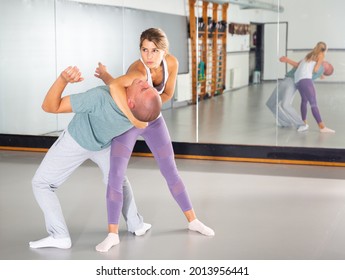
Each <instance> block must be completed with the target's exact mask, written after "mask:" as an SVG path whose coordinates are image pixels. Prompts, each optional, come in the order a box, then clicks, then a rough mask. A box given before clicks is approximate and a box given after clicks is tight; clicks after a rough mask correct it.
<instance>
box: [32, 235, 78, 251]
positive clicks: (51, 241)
mask: <svg viewBox="0 0 345 280" xmlns="http://www.w3.org/2000/svg"><path fill="white" fill-rule="evenodd" d="M29 246H30V248H33V249H39V248H48V247H53V248H59V249H69V248H71V246H72V242H71V238H69V237H66V238H54V237H52V236H48V237H46V238H42V239H40V240H37V241H31V242H29Z"/></svg>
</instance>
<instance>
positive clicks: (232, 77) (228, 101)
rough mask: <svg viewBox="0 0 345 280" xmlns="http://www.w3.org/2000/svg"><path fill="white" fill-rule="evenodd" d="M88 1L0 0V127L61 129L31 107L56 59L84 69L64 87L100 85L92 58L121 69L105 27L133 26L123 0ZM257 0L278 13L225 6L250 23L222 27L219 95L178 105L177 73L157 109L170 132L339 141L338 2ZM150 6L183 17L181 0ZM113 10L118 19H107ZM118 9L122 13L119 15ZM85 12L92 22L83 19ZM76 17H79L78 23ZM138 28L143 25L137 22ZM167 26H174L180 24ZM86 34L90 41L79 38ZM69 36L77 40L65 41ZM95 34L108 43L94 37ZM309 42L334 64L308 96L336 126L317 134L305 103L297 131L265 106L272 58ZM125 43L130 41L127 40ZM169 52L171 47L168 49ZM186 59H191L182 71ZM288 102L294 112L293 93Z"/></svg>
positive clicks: (181, 85) (273, 81)
mask: <svg viewBox="0 0 345 280" xmlns="http://www.w3.org/2000/svg"><path fill="white" fill-rule="evenodd" d="M92 2H93V3H94V4H88V3H84V4H83V3H78V2H76V1H63V0H56V1H45V0H41V1H27V0H26V1H24V0H13V1H1V2H0V10H1V11H6V12H5V13H2V16H1V17H0V37H1V44H0V56H1V64H0V134H20V135H55V134H58V133H59V131H61V130H62V129H63V128H65V127H66V125H67V124H68V122H69V120H70V119H71V116H70V115H59V116H56V115H52V114H47V113H45V112H43V111H42V110H41V108H40V105H41V102H42V100H43V98H44V95H45V93H46V91H47V89H48V88H49V87H50V85H51V83H52V82H53V81H54V80H55V78H56V76H57V75H58V74H59V73H60V72H61V71H62V70H63V69H64V67H65V66H67V65H69V64H76V65H78V66H79V67H80V68H81V69H83V74H84V77H85V82H84V84H83V86H82V87H78V86H77V85H71V86H70V87H69V88H68V89H67V91H66V93H67V94H69V93H75V92H80V91H84V90H85V89H88V88H90V87H93V86H96V85H99V84H100V81H98V80H97V79H95V78H94V77H93V72H94V69H95V66H96V65H97V62H98V61H105V62H107V66H108V69H109V71H110V72H111V73H112V74H113V75H120V74H122V73H123V72H124V71H125V69H126V67H127V64H128V62H127V61H126V56H125V55H123V54H126V51H127V49H128V46H127V45H126V44H125V40H126V36H125V34H126V35H127V38H128V34H127V33H121V34H123V37H122V36H121V38H116V37H114V38H113V37H111V36H108V34H110V33H111V32H112V30H111V29H110V28H109V26H117V28H118V29H119V30H122V31H123V30H127V29H126V28H129V27H131V26H134V25H133V22H132V21H131V20H129V18H130V14H129V13H128V10H126V9H125V8H124V7H121V5H123V2H124V1H118V2H119V3H117V5H118V6H107V5H102V2H103V1H101V0H94V1H92ZM115 2H116V1H115ZM134 2H135V1H134ZM146 2H148V1H146ZM218 2H223V1H218ZM256 2H260V3H262V2H263V3H269V4H272V5H276V6H281V7H283V8H284V11H283V12H281V13H277V12H275V11H268V10H265V9H251V8H245V7H243V6H240V5H236V4H230V5H229V7H228V10H227V22H228V23H238V24H245V25H250V32H249V34H245V35H237V34H234V35H231V34H229V33H227V36H228V38H227V50H226V52H227V53H226V61H227V62H226V64H227V66H226V72H225V77H226V82H225V91H224V93H223V94H221V95H218V96H216V97H213V98H209V99H205V100H197V104H195V105H186V104H187V103H188V101H189V100H190V99H191V91H192V90H191V74H190V73H191V71H189V72H190V73H186V72H188V71H186V72H184V71H182V72H181V73H180V74H179V77H178V81H177V90H176V96H175V102H173V103H172V104H168V105H167V108H166V109H165V110H164V111H163V115H164V117H165V119H166V122H167V125H168V128H169V131H170V133H171V137H172V140H173V141H175V142H198V143H221V144H241V145H242V144H244V145H262V146H291V147H320V148H343V146H344V144H343V143H342V141H341V140H342V139H343V138H344V137H343V133H345V132H342V126H341V121H342V119H343V116H342V114H343V111H344V110H343V108H344V104H343V103H344V102H345V98H344V97H343V96H342V94H343V92H345V88H344V87H345V86H344V85H345V84H344V79H345V73H344V72H345V62H344V61H345V48H344V39H343V36H342V33H339V34H338V33H337V32H336V31H337V30H340V27H341V26H343V25H344V21H345V19H344V17H343V16H342V11H343V10H344V9H343V8H344V6H345V4H344V3H343V1H340V0H330V1H327V2H324V1H321V0H315V1H313V5H312V8H311V7H310V5H311V4H310V3H308V2H307V1H305V2H306V3H304V2H303V1H297V0H260V1H256ZM140 3H141V1H139V0H138V1H137V4H134V9H136V8H137V9H142V8H143V7H141V4H140ZM114 5H116V3H115V4H114ZM153 6H155V8H156V9H157V10H155V11H154V12H159V13H163V14H164V13H165V16H166V17H167V19H168V14H170V13H171V11H174V13H176V15H177V16H182V18H183V19H184V20H185V17H183V16H185V15H186V13H187V12H188V11H186V7H188V1H187V0H180V1H175V0H174V1H172V0H171V1H164V3H163V4H162V3H160V4H157V2H156V1H155V5H153ZM66 7H69V10H68V13H65V12H66V9H65V8H66ZM296 7H298V9H296ZM74 8H77V10H74ZM80 8H81V10H79V9H80ZM80 11H82V13H79V12H80ZM114 13H116V14H117V15H118V17H114V16H113V14H114ZM100 15H102V16H100ZM122 16H124V20H121V19H120V18H121V17H122ZM90 17H92V18H93V19H95V18H96V19H97V20H93V21H88V18H90ZM146 18H149V19H147V20H148V22H147V23H148V24H150V20H151V18H152V17H146ZM78 21H83V22H84V23H85V24H82V25H78ZM70 24H72V26H76V25H78V32H76V31H75V30H73V31H70V30H69V26H70ZM170 25H171V24H170ZM172 26H174V25H172ZM9 27H10V28H9ZM139 27H140V28H142V29H144V28H146V27H143V26H141V25H140V26H139ZM174 27H175V28H178V29H179V30H181V29H183V28H184V27H185V26H181V27H176V26H174ZM108 28H109V29H108ZM167 28H168V27H167ZM163 29H164V27H163ZM255 31H256V36H258V35H259V34H260V36H261V37H260V38H258V37H256V39H255V40H256V42H255V45H254V38H253V37H254V33H255ZM174 33H176V34H177V33H179V34H180V33H181V32H174ZM76 36H77V37H76ZM168 36H169V39H170V43H171V45H172V46H176V45H182V46H183V48H185V49H186V50H188V45H187V44H188V40H183V39H182V40H181V39H179V38H173V39H171V38H172V37H171V36H173V34H171V36H170V35H169V34H168ZM110 37H111V38H110ZM85 38H88V40H90V41H91V42H93V43H92V44H90V43H89V41H84V40H85ZM109 38H110V39H109ZM109 40H110V41H109ZM76 41H77V42H78V44H77V45H75V44H71V43H70V42H76ZM104 41H107V42H108V43H109V44H97V43H94V42H104ZM318 41H324V42H326V43H327V45H328V51H327V53H326V60H327V61H329V62H331V63H332V64H333V66H334V69H335V70H334V74H333V75H332V76H329V77H327V78H325V79H323V80H320V79H319V80H316V81H315V87H316V92H317V102H318V106H319V109H320V113H321V116H322V118H323V120H324V122H325V123H326V125H327V126H329V127H330V128H332V129H334V130H335V131H336V133H335V134H329V133H320V132H319V130H318V127H317V125H316V122H315V120H314V118H313V116H312V114H311V111H310V106H309V107H308V115H307V120H308V124H309V126H310V127H309V131H308V132H306V133H299V132H297V131H296V128H289V127H284V128H283V127H278V126H277V125H276V121H277V117H275V116H274V115H273V114H272V112H270V111H269V109H268V108H267V107H266V105H265V103H266V101H267V99H268V98H269V96H270V95H271V93H272V92H273V91H274V88H275V87H276V86H277V81H278V80H280V79H282V78H284V75H285V73H286V72H287V71H288V70H289V69H291V68H290V66H287V65H285V64H283V63H281V62H279V61H278V59H279V57H280V56H282V55H287V56H288V57H290V58H292V59H293V60H295V61H299V60H301V59H302V58H303V57H304V56H305V55H306V54H307V52H308V51H310V50H311V49H312V48H313V47H314V45H315V44H316V43H317V42H318ZM119 42H121V43H119ZM259 43H260V44H261V45H260V46H261V48H259ZM184 44H185V45H184ZM130 45H133V48H136V47H137V43H134V42H132V43H131V44H130ZM84 46H87V48H86V47H84ZM90 48H91V51H90ZM258 49H259V50H258ZM85 51H87V53H84V52H85ZM171 52H172V53H173V54H175V52H174V51H173V50H171ZM96 54H97V55H96ZM180 55H182V56H183V55H184V54H180ZM85 57H87V60H85ZM127 59H128V55H127ZM187 59H188V58H187ZM180 60H181V61H182V60H183V59H181V58H180ZM110 61H113V62H110ZM119 65H120V67H118V66H119ZM188 67H190V66H187V69H188ZM189 70H191V69H190V68H189ZM181 105H186V106H181ZM293 106H294V108H295V109H296V110H297V111H298V112H299V106H300V95H299V93H298V92H297V93H296V95H295V98H294V100H293Z"/></svg>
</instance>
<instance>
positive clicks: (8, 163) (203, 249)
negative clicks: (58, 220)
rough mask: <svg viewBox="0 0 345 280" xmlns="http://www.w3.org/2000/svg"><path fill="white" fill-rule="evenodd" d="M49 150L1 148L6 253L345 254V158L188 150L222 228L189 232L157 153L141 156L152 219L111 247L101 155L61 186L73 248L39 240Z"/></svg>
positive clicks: (30, 256)
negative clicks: (212, 156) (40, 172)
mask: <svg viewBox="0 0 345 280" xmlns="http://www.w3.org/2000/svg"><path fill="white" fill-rule="evenodd" d="M43 156H44V153H35V152H17V151H0V225H1V227H0V259H1V260H70V259H73V260H113V259H114V260H118V259H121V260H179V259H180V260H305V259H307V260H344V259H345V187H344V179H345V172H344V168H342V167H320V166H298V165H279V164H263V163H262V164H259V163H235V162H222V161H206V160H199V161H198V160H188V159H178V160H177V166H178V168H179V170H180V174H181V176H182V178H183V180H184V182H185V184H186V186H187V188H188V191H189V194H190V196H191V199H192V201H193V204H194V208H195V210H196V213H197V215H198V217H199V219H200V220H202V221H203V222H204V223H206V224H207V225H209V226H210V227H212V228H213V229H214V230H215V232H216V235H215V237H213V238H209V237H204V236H201V235H199V234H197V233H194V232H189V231H188V230H187V229H186V227H187V223H186V221H185V219H184V216H183V215H182V213H181V212H180V210H179V209H178V207H177V205H176V204H175V202H174V201H173V199H172V198H171V197H170V194H169V192H168V190H167V187H166V186H165V182H164V180H163V178H162V176H161V175H160V173H159V170H158V169H157V167H156V164H155V162H154V159H152V158H145V157H133V158H132V159H131V161H130V164H129V169H128V176H129V178H130V180H131V183H132V185H133V190H134V193H135V197H136V200H137V204H138V207H139V209H140V212H141V214H142V215H143V216H144V218H145V220H146V221H147V222H149V223H152V225H153V227H152V229H151V230H150V231H149V232H148V233H147V234H146V235H145V236H142V237H136V236H134V235H132V234H129V233H127V232H126V230H125V225H124V224H123V222H121V225H120V226H121V231H120V238H121V243H120V244H119V245H118V246H116V247H115V248H113V249H112V250H110V251H109V252H108V253H103V254H102V253H98V252H96V251H95V249H94V246H95V245H96V244H97V243H98V242H99V241H101V240H103V238H104V237H105V235H106V211H105V187H104V186H103V185H102V183H101V174H100V171H99V170H98V168H97V167H96V166H95V165H94V164H93V163H91V162H86V163H85V164H83V165H82V166H81V167H80V168H79V169H78V170H77V171H76V172H75V173H74V174H73V175H72V177H71V178H70V179H69V180H68V181H67V182H66V183H65V184H64V185H63V186H62V187H61V188H60V189H59V190H58V195H59V197H60V200H61V204H62V207H63V210H64V214H65V217H66V220H67V223H68V226H69V229H70V232H71V236H72V240H73V247H72V248H71V249H69V250H59V249H52V248H51V249H36V250H35V249H30V248H29V246H28V242H29V241H30V240H35V239H39V238H42V237H45V236H46V232H45V228H44V222H43V217H42V213H41V211H40V209H39V208H38V206H37V204H36V202H35V199H34V197H33V195H32V192H31V185H30V181H31V178H32V176H33V174H34V172H35V170H36V169H37V167H38V165H39V164H40V162H41V160H42V158H43Z"/></svg>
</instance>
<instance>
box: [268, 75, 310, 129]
mask: <svg viewBox="0 0 345 280" xmlns="http://www.w3.org/2000/svg"><path fill="white" fill-rule="evenodd" d="M296 91H297V88H296V85H295V82H294V79H293V78H290V77H285V78H284V79H283V80H282V81H279V82H278V86H277V87H276V88H275V89H274V90H273V92H272V94H271V96H270V97H269V99H268V100H267V102H266V105H267V107H268V108H269V109H270V110H271V111H272V113H273V114H274V116H275V117H276V120H277V125H279V126H295V127H297V128H298V127H300V126H302V125H305V123H304V122H303V120H302V118H301V115H300V114H298V113H297V111H296V110H295V108H294V107H293V106H292V102H293V99H294V97H295V94H296ZM277 113H278V114H277Z"/></svg>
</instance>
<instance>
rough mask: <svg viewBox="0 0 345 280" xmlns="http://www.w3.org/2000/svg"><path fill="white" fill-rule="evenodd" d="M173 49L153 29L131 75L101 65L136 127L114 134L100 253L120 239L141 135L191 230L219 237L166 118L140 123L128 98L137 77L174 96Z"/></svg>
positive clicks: (164, 97) (175, 63)
mask: <svg viewBox="0 0 345 280" xmlns="http://www.w3.org/2000/svg"><path fill="white" fill-rule="evenodd" d="M168 49H169V42H168V39H167V37H166V35H165V33H164V32H163V31H162V30H160V29H157V28H150V29H148V30H145V31H144V32H143V33H142V34H141V36H140V53H141V58H140V59H139V60H137V61H135V62H134V63H133V64H132V65H131V66H130V67H129V69H128V71H127V73H126V74H125V75H123V76H121V77H119V78H116V79H113V78H112V77H111V76H110V74H109V73H107V72H106V69H105V67H104V66H103V65H102V64H100V65H99V67H98V68H97V69H96V74H95V75H96V77H99V78H101V79H102V80H103V81H104V82H105V83H106V84H109V87H110V91H111V93H112V95H113V97H114V98H115V101H116V103H117V104H118V105H119V107H120V109H121V110H122V111H123V112H124V114H125V115H126V116H127V117H128V118H129V120H130V121H132V123H133V124H134V125H135V127H133V128H132V129H131V130H129V131H127V132H126V133H124V134H122V135H121V136H119V137H116V138H114V139H113V141H112V144H111V156H110V161H111V163H110V173H109V183H108V189H107V210H108V230H109V234H108V236H107V237H106V239H105V240H104V241H103V242H102V243H100V244H98V245H97V246H96V250H97V251H100V252H106V251H108V250H109V249H110V248H111V247H113V246H114V245H116V244H118V243H119V242H120V240H119V236H118V228H119V218H120V210H121V207H122V206H121V205H122V200H123V195H122V188H121V182H122V180H123V177H124V175H125V171H126V169H127V165H128V161H129V159H130V156H131V154H132V150H133V147H134V144H135V142H136V140H137V138H138V137H139V136H142V137H143V138H144V140H145V142H146V143H147V145H148V147H149V148H150V150H151V152H152V153H153V155H154V157H155V159H156V161H157V163H158V165H159V168H160V171H161V173H162V174H163V176H164V177H165V179H166V181H167V184H168V186H169V190H170V192H171V194H172V196H173V197H174V199H175V201H176V202H177V203H178V205H179V206H180V208H181V210H182V211H183V213H184V215H185V217H186V218H187V220H188V222H189V224H188V228H189V230H193V231H197V232H200V233H201V234H204V235H207V236H213V235H214V231H213V230H212V229H210V228H209V227H207V226H205V225H204V224H203V223H201V222H200V221H199V220H198V219H197V217H196V215H195V212H194V210H193V207H192V204H191V202H190V199H189V197H188V193H187V191H186V189H185V186H184V184H183V182H182V180H181V178H180V176H179V174H178V171H177V168H176V163H175V160H174V151H173V147H172V143H171V139H170V135H169V132H168V129H167V127H166V124H165V121H164V119H163V116H162V115H160V116H159V117H158V118H157V119H156V120H154V121H152V122H150V123H148V124H147V123H142V122H139V121H137V120H136V119H135V118H134V117H133V115H132V114H131V112H130V110H129V108H128V106H127V102H126V99H125V88H126V87H128V86H129V85H130V84H131V83H132V82H133V80H134V79H140V80H143V81H147V83H148V85H152V86H154V87H155V88H156V89H157V91H158V92H159V93H160V96H161V99H162V102H163V103H164V102H166V101H168V100H170V99H171V98H172V96H173V94H174V91H175V84H176V79H177V73H178V61H177V59H176V57H174V56H173V55H171V54H169V53H168ZM115 93H116V94H115ZM141 128H143V129H141Z"/></svg>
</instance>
